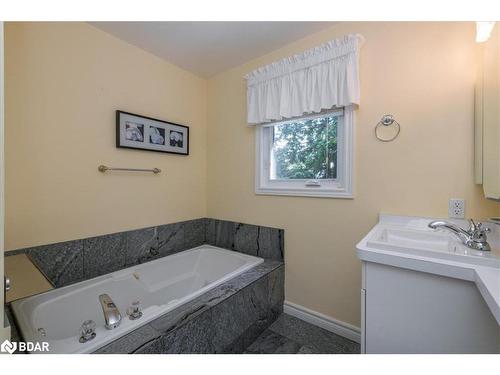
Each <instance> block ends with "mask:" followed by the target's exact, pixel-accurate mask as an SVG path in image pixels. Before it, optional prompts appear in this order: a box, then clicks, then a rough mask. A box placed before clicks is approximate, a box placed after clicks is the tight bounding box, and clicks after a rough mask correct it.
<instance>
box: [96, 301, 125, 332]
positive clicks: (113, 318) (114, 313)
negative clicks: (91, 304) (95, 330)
mask: <svg viewBox="0 0 500 375" xmlns="http://www.w3.org/2000/svg"><path fill="white" fill-rule="evenodd" d="M99 302H101V307H102V312H103V313H104V320H105V322H106V324H105V327H106V328H107V329H114V328H116V327H118V326H119V325H120V322H121V321H122V316H121V314H120V311H118V308H117V307H116V305H115V304H114V302H113V300H112V299H111V297H110V296H108V295H107V294H101V295H100V296H99Z"/></svg>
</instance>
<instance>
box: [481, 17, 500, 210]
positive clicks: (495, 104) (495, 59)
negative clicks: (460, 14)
mask: <svg viewBox="0 0 500 375" xmlns="http://www.w3.org/2000/svg"><path fill="white" fill-rule="evenodd" d="M480 48H481V49H482V51H481V56H480V60H482V61H479V62H480V63H481V64H482V69H480V70H481V73H482V77H481V76H480V77H479V81H480V82H479V86H480V87H482V90H481V92H479V94H480V95H479V94H478V93H476V94H478V96H477V98H478V99H479V98H480V99H482V100H479V101H478V102H477V103H476V110H478V111H481V113H480V114H479V115H478V114H476V121H477V122H479V121H481V120H482V121H481V122H482V123H481V122H480V123H476V126H481V125H482V153H481V154H482V182H483V190H484V195H485V196H486V197H487V198H491V199H497V200H498V199H500V27H499V25H497V26H496V27H495V29H494V30H493V32H492V35H491V37H490V39H489V40H488V41H487V42H485V43H483V44H482V45H481V46H480ZM477 135H478V129H476V136H477ZM477 145H478V143H477V142H476V146H477ZM477 155H478V153H476V156H477ZM476 166H477V163H476ZM476 176H477V173H476Z"/></svg>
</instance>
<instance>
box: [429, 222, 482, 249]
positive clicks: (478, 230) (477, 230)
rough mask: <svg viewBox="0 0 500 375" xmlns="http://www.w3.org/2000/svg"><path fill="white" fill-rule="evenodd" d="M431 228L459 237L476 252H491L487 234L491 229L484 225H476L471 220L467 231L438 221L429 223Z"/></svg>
mask: <svg viewBox="0 0 500 375" xmlns="http://www.w3.org/2000/svg"><path fill="white" fill-rule="evenodd" d="M429 228H431V229H434V230H438V229H445V230H448V231H450V232H451V233H453V234H454V235H455V236H457V237H458V238H459V239H460V241H462V243H463V244H464V245H465V246H467V247H469V248H471V249H474V250H480V251H490V250H491V248H490V245H489V244H488V238H487V236H486V233H488V232H490V228H486V227H484V228H483V224H482V223H477V224H476V223H475V222H474V220H472V219H470V220H469V229H468V230H465V229H462V228H460V227H459V226H458V225H455V224H453V223H450V222H447V221H442V220H436V221H432V222H430V223H429Z"/></svg>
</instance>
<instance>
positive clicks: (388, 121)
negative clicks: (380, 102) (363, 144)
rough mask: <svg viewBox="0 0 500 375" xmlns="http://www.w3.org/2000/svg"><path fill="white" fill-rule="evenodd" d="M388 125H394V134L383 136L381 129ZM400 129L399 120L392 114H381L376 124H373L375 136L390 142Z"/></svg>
mask: <svg viewBox="0 0 500 375" xmlns="http://www.w3.org/2000/svg"><path fill="white" fill-rule="evenodd" d="M389 126H394V127H395V128H394V134H393V135H392V136H389V137H385V136H383V135H382V134H381V129H383V128H382V127H389ZM400 131H401V126H400V125H399V122H397V121H396V120H395V119H394V116H393V115H383V116H382V118H381V119H380V121H379V122H378V124H377V125H376V126H375V137H377V139H378V140H379V141H382V142H391V141H393V140H395V139H396V138H397V137H398V135H399V132H400Z"/></svg>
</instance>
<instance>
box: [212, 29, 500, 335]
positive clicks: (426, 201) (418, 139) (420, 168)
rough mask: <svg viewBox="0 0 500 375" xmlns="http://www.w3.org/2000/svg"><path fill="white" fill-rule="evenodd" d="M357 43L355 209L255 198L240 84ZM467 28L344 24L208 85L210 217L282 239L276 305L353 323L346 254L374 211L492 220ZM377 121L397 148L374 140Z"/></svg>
mask: <svg viewBox="0 0 500 375" xmlns="http://www.w3.org/2000/svg"><path fill="white" fill-rule="evenodd" d="M350 32H359V33H361V34H363V35H364V36H365V38H366V44H365V45H364V46H363V47H362V51H361V73H360V74H361V83H362V84H361V90H362V91H361V95H362V98H361V101H362V103H361V106H360V108H359V110H358V111H357V123H356V136H355V159H356V168H355V174H354V176H355V195H356V197H355V199H353V200H342V199H324V198H301V197H275V196H257V195H255V193H254V158H255V129H254V128H252V127H248V126H246V121H245V116H246V102H245V100H246V98H245V95H246V94H245V81H244V79H243V76H244V74H246V73H247V72H249V71H251V70H253V69H255V68H257V67H259V66H262V65H264V64H268V63H270V62H272V61H274V60H276V59H279V58H282V57H285V56H289V55H290V54H293V53H299V52H301V51H303V50H305V49H307V48H311V47H313V46H315V45H317V44H319V43H322V42H325V41H327V40H329V39H331V38H335V37H338V36H341V35H344V34H346V33H350ZM474 49H475V44H474V24H473V23H472V22H468V23H434V24H433V23H425V24H424V23H342V24H339V25H337V26H334V27H332V28H330V29H328V30H326V31H324V32H321V33H318V34H315V35H312V36H310V37H307V38H305V39H302V40H300V41H297V42H295V43H293V44H291V45H288V46H286V47H284V48H282V49H280V50H277V51H275V52H273V53H271V54H268V55H266V56H263V57H261V58H259V59H256V60H254V61H251V62H249V63H247V64H245V65H242V66H239V67H237V68H235V69H232V70H230V71H227V72H225V73H223V74H220V75H218V76H216V77H214V78H213V79H211V80H210V81H209V86H208V129H209V132H208V145H209V147H208V174H207V175H208V199H207V202H208V215H209V216H211V217H217V218H221V219H230V220H236V221H244V222H249V223H256V224H263V225H271V226H276V227H281V228H284V229H285V260H286V299H287V300H289V301H291V302H294V303H298V304H300V305H303V306H306V307H308V308H310V309H313V310H316V311H319V312H321V313H324V314H326V315H329V316H331V317H334V318H336V319H339V320H342V321H345V322H348V323H352V324H354V325H358V326H359V324H360V319H359V316H360V297H359V289H360V280H361V268H360V263H359V261H358V260H357V259H356V255H355V253H354V249H355V244H356V243H357V241H359V240H360V239H361V238H362V237H363V236H364V235H365V234H366V233H367V231H368V230H369V229H370V227H372V226H373V225H374V224H375V223H376V221H377V214H378V213H379V212H385V213H392V214H402V215H423V216H427V215H428V216H447V204H448V199H449V198H450V197H461V198H465V199H466V211H467V215H468V216H473V217H484V216H488V215H494V214H496V213H497V205H496V203H492V202H488V201H486V200H485V199H484V198H483V197H482V191H481V188H480V187H477V186H475V185H474V183H473V134H474V132H473V104H474V100H473V94H474V90H473V85H474V73H475V54H474ZM385 113H391V114H393V115H395V117H396V119H397V120H398V121H399V122H400V123H401V126H402V130H401V134H400V136H399V138H398V139H397V140H396V141H394V142H392V143H382V142H378V141H377V140H376V139H375V138H374V135H373V128H374V126H375V124H376V123H377V122H378V120H379V119H380V117H381V116H382V115H383V114H385Z"/></svg>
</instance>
